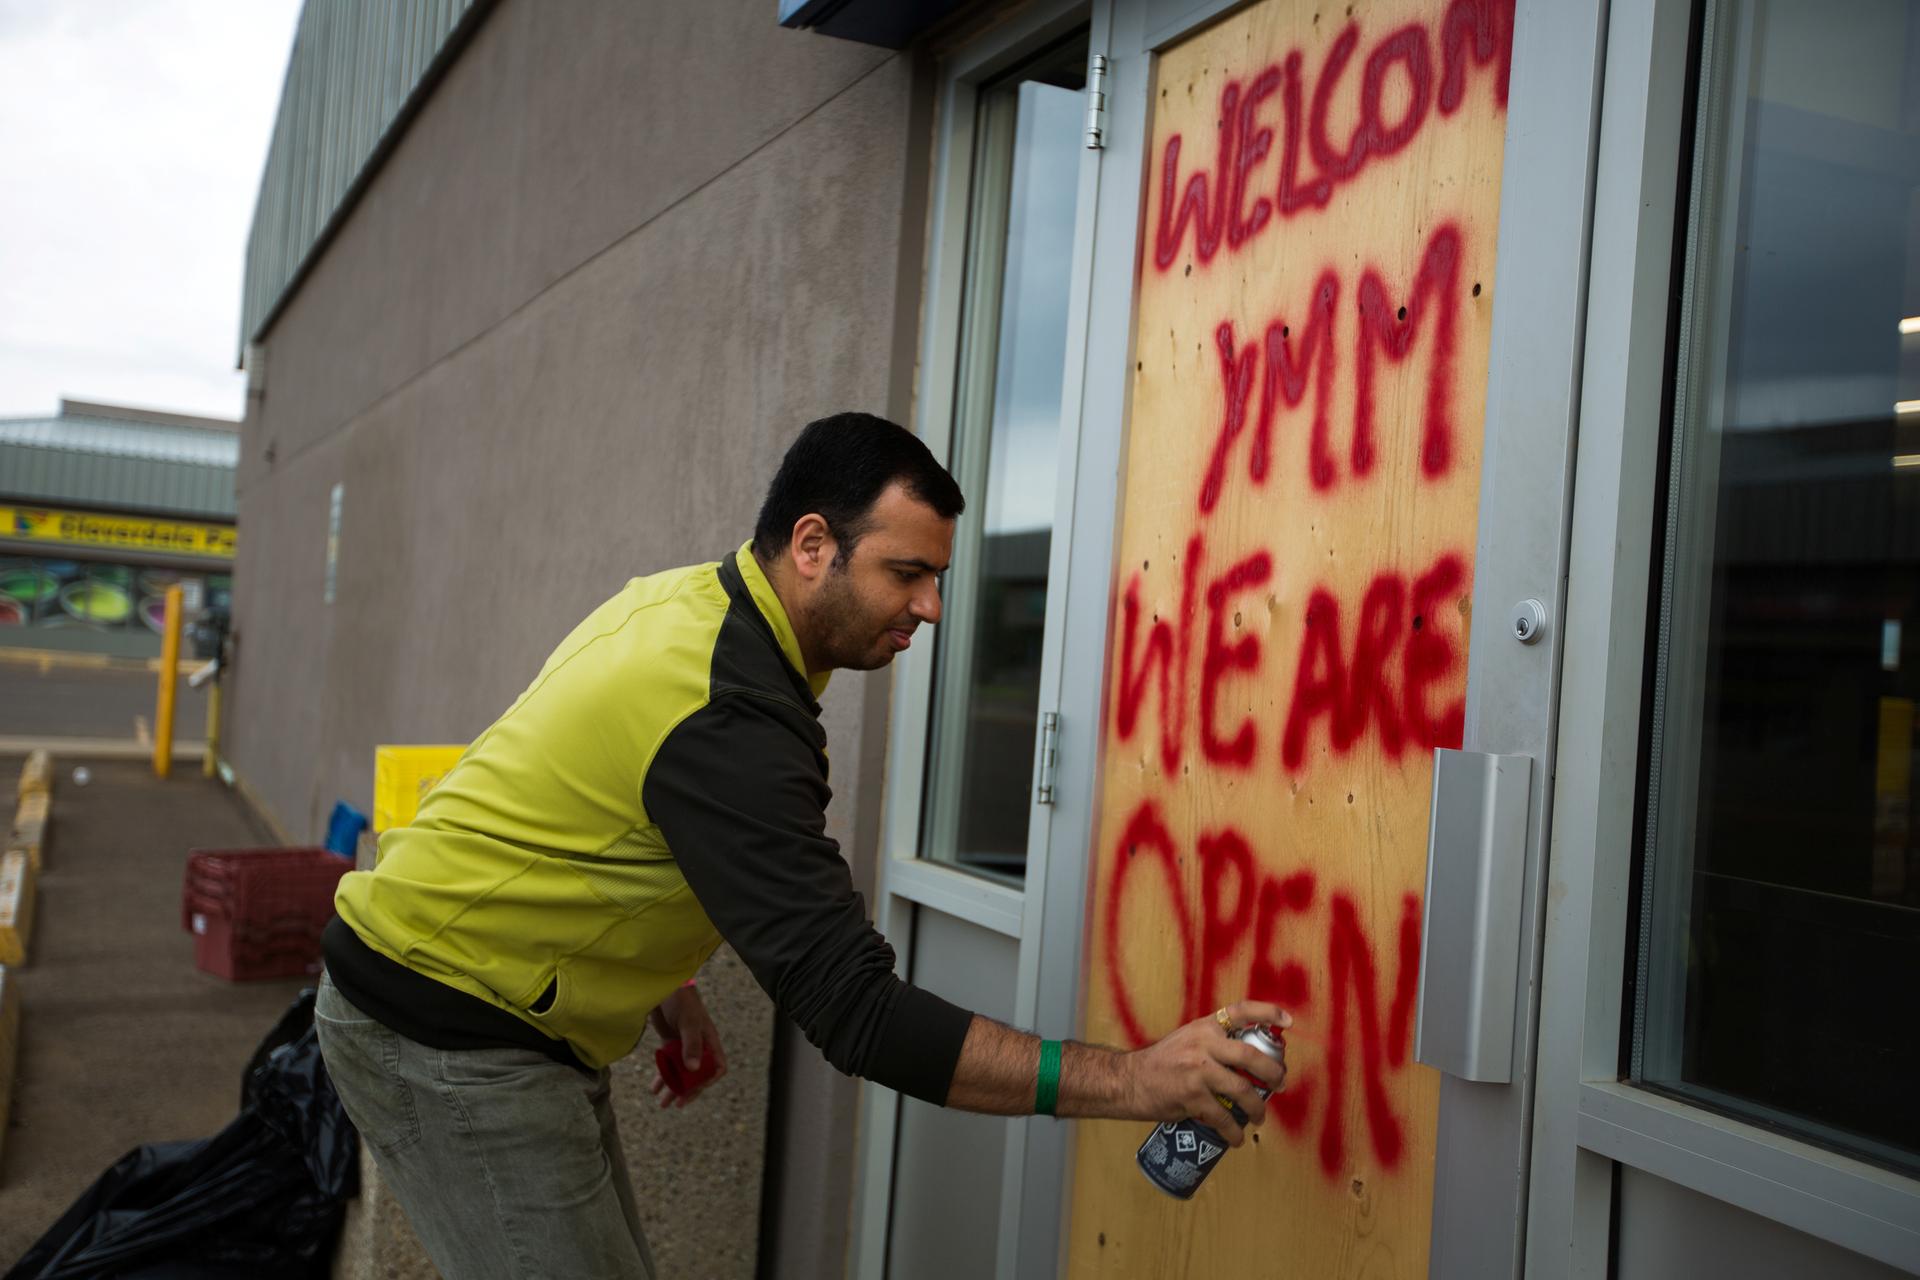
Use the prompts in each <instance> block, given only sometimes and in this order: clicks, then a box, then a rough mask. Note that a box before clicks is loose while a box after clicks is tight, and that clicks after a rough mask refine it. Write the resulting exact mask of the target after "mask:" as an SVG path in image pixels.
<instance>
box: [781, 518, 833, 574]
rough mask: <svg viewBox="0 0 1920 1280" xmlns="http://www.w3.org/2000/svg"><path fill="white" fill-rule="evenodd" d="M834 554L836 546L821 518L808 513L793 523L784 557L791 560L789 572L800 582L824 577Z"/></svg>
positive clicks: (825, 523)
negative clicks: (798, 577)
mask: <svg viewBox="0 0 1920 1280" xmlns="http://www.w3.org/2000/svg"><path fill="white" fill-rule="evenodd" d="M838 551H839V544H838V543H836V542H835V541H834V537H833V531H832V530H831V529H829V528H828V527H827V521H826V517H825V516H822V515H820V514H819V513H817V512H808V513H807V514H806V515H804V516H801V517H800V518H799V519H798V520H796V521H794V525H793V537H792V538H791V539H789V540H788V542H787V555H788V557H789V558H790V559H791V560H792V561H793V571H794V572H795V573H796V574H798V575H799V576H800V578H801V579H802V580H803V581H806V582H813V581H815V580H817V579H819V578H821V577H823V576H825V574H826V572H827V570H828V569H829V568H831V567H832V565H833V557H834V556H835V555H836V554H837V553H838Z"/></svg>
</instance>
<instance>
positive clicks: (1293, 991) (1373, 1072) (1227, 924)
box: [1102, 800, 1420, 1176]
mask: <svg viewBox="0 0 1920 1280" xmlns="http://www.w3.org/2000/svg"><path fill="white" fill-rule="evenodd" d="M1196 849H1197V852H1198V855H1199V879H1200V898H1201V900H1200V914H1199V917H1198V936H1197V937H1196V931H1195V921H1194V919H1193V918H1192V917H1191V915H1190V913H1189V908H1188V901H1187V896H1186V890H1185V888H1184V886H1183V881H1182V879H1181V876H1180V855H1179V851H1178V849H1177V848H1176V847H1175V844H1174V838H1173V836H1172V834H1171V833H1170V832H1169V831H1168V829H1167V825H1166V822H1165V821H1164V820H1163V819H1162V817H1161V815H1160V811H1159V807H1158V806H1157V805H1156V804H1155V803H1154V802H1153V801H1152V800H1145V801H1142V802H1141V804H1140V805H1139V807H1138V808H1137V809H1136V810H1135V811H1134V814H1133V816H1132V818H1131V819H1130V820H1129V822H1128V823H1127V827H1126V830H1125V832H1124V833H1123V834H1122V836H1121V840H1120V846H1119V848H1118V849H1117V850H1116V857H1115V860H1114V862H1113V866H1112V869H1111V871H1110V872H1109V873H1108V876H1107V881H1106V885H1105V894H1106V902H1105V907H1106V910H1105V914H1104V928H1103V931H1102V932H1103V934H1104V939H1103V940H1104V943H1105V947H1106V952H1107V955H1106V960H1107V963H1106V975H1107V985H1108V994H1109V995H1110V997H1111V998H1112V1001H1113V1007H1114V1010H1115V1013H1116V1015H1117V1016H1118V1018H1119V1020H1120V1026H1121V1029H1122V1031H1123V1033H1124V1034H1125V1035H1126V1037H1127V1039H1128V1042H1129V1043H1131V1044H1133V1045H1135V1046H1142V1045H1147V1044H1151V1043H1152V1042H1153V1039H1154V1037H1153V1035H1152V1034H1151V1033H1150V1032H1149V1031H1148V1029H1147V1028H1146V1026H1145V1025H1144V1024H1143V1023H1142V1021H1141V1019H1140V1015H1139V1012H1138V1010H1137V1009H1136V1008H1135V1006H1134V1002H1133V995H1132V991H1131V988H1130V986H1129V984H1128V981H1127V978H1126V976H1125V973H1124V972H1123V969H1122V966H1121V963H1120V956H1121V955H1122V954H1123V953H1125V952H1126V951H1127V949H1128V948H1127V936H1126V929H1125V922H1126V921H1128V920H1129V919H1135V920H1137V919H1138V914H1137V910H1138V909H1136V915H1135V916H1133V917H1129V916H1128V915H1126V914H1125V912H1124V911H1123V907H1124V905H1125V902H1126V899H1127V891H1128V887H1129V885H1130V884H1131V883H1132V879H1131V872H1132V869H1133V867H1134V866H1135V864H1137V863H1138V862H1139V861H1140V860H1141V858H1142V856H1145V857H1147V858H1148V859H1150V860H1151V861H1153V862H1154V863H1156V864H1157V865H1158V866H1159V867H1160V869H1161V871H1162V873H1163V875H1164V878H1165V881H1166V886H1167V892H1166V895H1165V896H1164V897H1163V898H1157V899H1154V900H1153V901H1154V902H1155V903H1157V904H1158V905H1159V906H1160V908H1161V914H1162V916H1163V917H1171V920H1172V923H1173V925H1174V928H1175V930H1176V931H1177V933H1178V936H1179V949H1180V957H1181V978H1180V987H1179V992H1180V1008H1179V1014H1178V1019H1177V1021H1179V1022H1186V1021H1188V1020H1190V1019H1192V1018H1197V1017H1202V1016H1204V1015H1205V1013H1206V1011H1208V1010H1210V1009H1212V1008H1213V1007H1214V1005H1215V1003H1216V1001H1217V1000H1218V999H1219V998H1220V997H1221V995H1222V993H1221V991H1220V988H1219V978H1220V975H1221V973H1222V972H1223V971H1224V970H1225V969H1226V968H1227V967H1228V966H1230V965H1232V964H1234V963H1235V962H1236V960H1239V959H1241V957H1242V951H1243V948H1244V947H1245V945H1246V943H1247V942H1248V934H1249V932H1251V934H1252V938H1251V942H1252V955H1251V957H1250V961H1251V977H1250V978H1249V980H1248V985H1247V993H1248V995H1249V996H1250V997H1251V998H1253V999H1256V1000H1273V1001H1276V1002H1278V1003H1280V1004H1282V1005H1284V1006H1286V1007H1287V1008H1288V1009H1289V1011H1291V1012H1292V1013H1293V1014H1294V1015H1295V1017H1296V1019H1297V1020H1299V1019H1303V1018H1304V1017H1305V1015H1307V1013H1308V1011H1309V1010H1311V1009H1313V1008H1314V1007H1315V1006H1314V1004H1313V999H1312V990H1311V980H1310V978H1309V975H1308V972H1307V969H1306V966H1305V965H1304V964H1303V963H1301V961H1299V960H1298V959H1294V958H1292V957H1287V958H1284V959H1283V958H1281V957H1280V956H1279V955H1278V954H1277V952H1278V950H1279V949H1280V947H1281V945H1282V944H1283V943H1284V942H1285V941H1286V939H1287V936H1288V935H1289V934H1290V933H1291V932H1293V931H1294V930H1295V929H1297V923H1298V922H1297V921H1295V918H1296V917H1303V916H1305V915H1306V913H1307V912H1308V911H1309V910H1310V909H1311V908H1312V906H1313V903H1314V898H1315V893H1316V889H1317V885H1316V883H1315V878H1314V875H1313V873H1312V872H1310V871H1295V872H1292V873H1290V874H1286V875H1278V874H1273V873H1269V872H1265V871H1263V870H1262V869H1261V867H1260V863H1259V859H1258V857H1257V855H1256V854H1255V852H1254V850H1253V848H1252V846H1251V845H1250V844H1249V843H1248V842H1247V839H1246V837H1245V836H1244V835H1242V834H1241V833H1240V832H1238V831H1235V830H1233V829H1232V828H1223V829H1220V830H1216V831H1208V832H1203V833H1202V834H1201V835H1200V836H1199V838H1198V840H1197V842H1196ZM1135 892H1136V893H1137V892H1140V890H1135ZM1289 921H1293V923H1288V922H1289ZM1326 928H1327V935H1326V948H1327V949H1326V957H1327V965H1326V969H1325V974H1326V979H1325V980H1326V982H1327V984H1328V987H1327V1001H1328V1005H1327V1015H1326V1026H1327V1031H1326V1041H1325V1043H1326V1046H1327V1049H1326V1054H1327V1056H1326V1059H1325V1063H1324V1065H1323V1067H1322V1069H1321V1070H1320V1071H1319V1072H1312V1071H1304V1070H1296V1071H1295V1072H1294V1074H1293V1076H1292V1077H1291V1078H1290V1079H1289V1080H1288V1083H1287V1088H1286V1089H1285V1090H1284V1091H1283V1092H1281V1093H1280V1094H1278V1095H1276V1096H1275V1097H1274V1098H1273V1099H1272V1100H1271V1102H1270V1106H1271V1107H1272V1108H1273V1111H1274V1114H1275V1116H1276V1117H1277V1118H1278V1119H1279V1120H1280V1123H1281V1126H1282V1127H1283V1128H1284V1129H1285V1130H1286V1131H1287V1132H1288V1133H1293V1134H1298V1133H1302V1132H1304V1131H1305V1129H1306V1128H1307V1124H1308V1121H1309V1118H1310V1112H1311V1111H1312V1110H1313V1106H1314V1100H1315V1099H1316V1098H1321V1099H1324V1101H1323V1102H1322V1104H1321V1106H1320V1108H1319V1112H1320V1132H1319V1151H1318V1154H1319V1159H1320V1166H1321V1168H1322V1169H1323V1170H1324V1171H1325V1172H1326V1173H1327V1174H1328V1175H1329V1176H1337V1175H1339V1174H1340V1173H1341V1172H1342V1170H1343V1169H1344V1168H1345V1164H1346V1157H1347V1134H1346V1096H1347V1093H1346V1091H1347V1088H1348V1086H1349V1082H1350V1080H1351V1077H1353V1076H1354V1075H1355V1074H1357V1075H1358V1076H1359V1088H1360V1096H1361V1099H1362V1112H1363V1114H1364V1115H1365V1117H1366V1125H1367V1132H1368V1138H1369V1145H1370V1148H1371V1150H1372V1152H1373V1155H1374V1158H1375V1159H1377V1160H1378V1161H1379V1162H1380V1163H1381V1164H1382V1165H1383V1166H1385V1167H1387V1168H1393V1167H1395V1166H1397V1165H1398V1164H1399V1163H1400V1160H1401V1158H1402V1155H1403V1153H1404V1149H1405V1134H1404V1130H1403V1128H1402V1124H1401V1120H1400V1117H1399V1116H1398V1115H1397V1114H1396V1113H1395V1112H1394V1109H1393V1103H1392V1099H1391V1098H1390V1097H1389V1095H1388V1092H1387V1079H1388V1077H1389V1076H1390V1075H1391V1074H1393V1073H1397V1072H1399V1071H1401V1070H1403V1069H1404V1068H1405V1067H1406V1065H1407V1049H1408V1046H1409V1039H1410V1037H1411V1035H1412V1029H1413V1016H1414V999H1415V994H1416V992H1417V991H1418V987H1419V976H1420V971H1419V966H1420V902H1419V899H1418V898H1417V897H1415V896H1414V895H1412V894H1408V895H1406V896H1405V897H1404V898H1403V900H1402V904H1401V912H1400V922H1399V929H1398V938H1397V943H1398V948H1397V952H1398V954H1397V956H1396V967H1395V971H1394V973H1393V976H1392V992H1391V995H1390V996H1386V995H1383V991H1382V985H1383V979H1384V977H1385V974H1384V972H1383V970H1382V968H1381V966H1380V965H1379V963H1378V962H1377V960H1376V958H1375V949H1374V946H1373V944H1372V942H1371V941H1370V940H1369V938H1368V936H1367V932H1366V928H1365V925H1364V923H1363V922H1362V919H1361V916H1360V912H1359V909H1358V907H1357V906H1356V904H1355V902H1354V900H1353V898H1352V897H1351V896H1350V895H1348V894H1345V893H1335V894H1334V895H1333V896H1332V898H1331V900H1330V902H1329V910H1328V916H1327V925H1326ZM1316 1084H1319V1085H1321V1086H1322V1087H1320V1088H1316Z"/></svg>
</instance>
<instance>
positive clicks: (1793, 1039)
mask: <svg viewBox="0 0 1920 1280" xmlns="http://www.w3.org/2000/svg"><path fill="white" fill-rule="evenodd" d="M1706 24H1707V25H1706V28H1705V34H1704V39H1703V47H1702V49H1703V51H1702V68H1701V80H1700V94H1699V98H1698V102H1697V127H1696V130H1695V143H1694V155H1693V175H1692V183H1691V195H1690V209H1689V219H1688V224H1687V228H1688V229H1687V238H1686V243H1687V249H1686V254H1687V256H1686V267H1685V271H1686V275H1685V288H1684V296H1683V301H1682V304H1681V313H1680V324H1679V332H1678V338H1677V343H1678V346H1677V359H1676V363H1675V375H1674V389H1673V403H1674V410H1673V417H1672V422H1671V430H1672V450H1671V453H1670V455H1669V457H1668V464H1667V472H1668V474H1667V477H1666V488H1665V498H1666V531H1665V538H1664V543H1663V553H1662V554H1663V557H1664V558H1663V562H1662V563H1661V564H1660V565H1659V566H1657V570H1658V574H1659V581H1660V592H1659V595H1658V597H1657V599H1656V601H1655V604H1656V606H1657V609H1658V619H1659V621H1658V629H1657V632H1656V644H1655V647H1654V649H1653V652H1652V655H1651V664H1650V668H1649V673H1650V676H1651V679H1652V684H1651V688H1650V692H1651V697H1652V708H1651V709H1652V715H1651V717H1650V719H1649V726H1650V736H1649V741H1648V748H1647V762H1648V772H1647V789H1646V799H1647V809H1646V818H1647V828H1646V839H1647V842H1646V857H1645V862H1644V882H1643V885H1642V900H1641V917H1640V919H1641V936H1640V938H1639V954H1638V965H1637V983H1636V992H1635V1003H1634V1005H1633V1006H1632V1008H1633V1010H1634V1028H1633V1029H1634V1035H1633V1037H1632V1064H1631V1074H1632V1076H1633V1078H1634V1079H1635V1080H1636V1081H1638V1082H1640V1083H1642V1084H1645V1085H1650V1086H1654V1087H1658V1088H1662V1089H1665V1090H1668V1091H1671V1092H1675V1093H1678V1094H1681V1095H1684V1096H1686V1097H1687V1098H1688V1099H1689V1100H1692V1101H1696V1102H1699V1103H1702V1104H1704V1105H1707V1106H1711V1107H1716V1108H1718V1109H1721V1110H1724V1111H1727V1112H1730V1113H1733V1114H1735V1115H1739V1116H1741V1117H1743V1118H1747V1119H1750V1120H1754V1121H1757V1122H1760V1123H1763V1124H1769V1125H1773V1126H1777V1127H1783V1128H1786V1129H1788V1130H1790V1131H1792V1132H1794V1133H1796V1134H1797V1135H1799V1136H1801V1137H1804V1138H1807V1139H1810V1140H1812V1141H1815V1142H1820V1143H1823V1144H1826V1145H1829V1146H1832V1147H1835V1148H1838V1149H1841V1150H1845V1151H1848V1152H1851V1153H1854V1154H1857V1155H1861V1156H1864V1157H1866V1158H1869V1159H1873V1160H1876V1161H1879V1162H1881V1163H1884V1164H1890V1165H1893V1166H1895V1167H1901V1168H1908V1169H1913V1168H1920V1107H1916V1106H1914V1105H1913V1102H1912V1090H1913V1082H1914V1080H1916V1079H1920V1017H1916V1016H1915V1014H1916V1012H1917V1011H1920V851H1917V849H1916V843H1915V836H1914V829H1913V822H1912V818H1911V797H1912V794H1913V789H1914V781H1915V780H1914V772H1915V737H1914V729H1915V705H1916V701H1920V646H1916V644H1915V640H1916V635H1915V632H1916V629H1920V0H1880V2H1877V3H1866V4H1860V5H1850V6H1846V7H1845V9H1844V11H1842V10H1837V9H1835V8H1833V7H1831V6H1828V5H1824V4H1821V3H1818V0H1757V2H1753V3H1719V2H1716V3H1710V4H1709V6H1708V9H1707V16H1706Z"/></svg>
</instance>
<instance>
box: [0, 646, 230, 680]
mask: <svg viewBox="0 0 1920 1280" xmlns="http://www.w3.org/2000/svg"><path fill="white" fill-rule="evenodd" d="M0 664H4V665H6V666H14V667H38V668H39V669H40V671H41V673H42V674H45V673H46V672H48V671H52V670H54V669H56V668H58V669H60V670H63V671H70V670H76V669H84V670H88V671H151V672H153V673H154V674H155V675H158V674H159V673H160V659H158V658H116V657H114V656H113V655H112V654H108V653H78V652H71V651H69V650H66V649H15V648H11V647H9V648H0ZM205 665H206V663H205V662H202V661H197V660H195V659H192V658H182V659H180V660H179V661H178V662H176V663H175V664H174V669H175V670H176V671H178V672H179V674H181V675H183V676H190V675H192V674H193V673H194V672H196V671H198V670H199V669H200V668H201V667H204V666H205Z"/></svg>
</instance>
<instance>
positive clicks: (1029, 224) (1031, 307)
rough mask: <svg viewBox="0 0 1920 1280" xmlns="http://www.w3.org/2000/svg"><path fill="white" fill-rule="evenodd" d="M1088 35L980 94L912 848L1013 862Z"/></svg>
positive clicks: (1021, 834) (1042, 592)
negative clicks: (937, 611)
mask: <svg viewBox="0 0 1920 1280" xmlns="http://www.w3.org/2000/svg"><path fill="white" fill-rule="evenodd" d="M1086 60H1087V42H1086V37H1085V35H1084V34H1082V35H1080V36H1078V37H1077V38H1075V39H1073V40H1070V41H1068V42H1067V43H1066V44H1064V45H1061V46H1058V47H1056V48H1055V49H1053V50H1051V51H1049V52H1048V53H1047V54H1045V55H1043V56H1042V57H1040V58H1038V59H1036V60H1035V61H1034V62H1033V63H1031V64H1029V65H1027V66H1026V67H1024V68H1022V69H1021V70H1020V71H1018V72H1016V73H1014V74H1013V75H1011V76H1009V77H1008V78H1006V79H1005V80H1002V81H1000V82H998V83H996V84H993V85H990V86H988V87H986V88H984V89H982V90H981V92H980V94H979V98H978V105H977V116H976V122H975V146H974V160H973V164H974V168H973V201H972V209H971V212H970V217H969V223H968V240H967V286H966V296H965V301H964V303H963V308H964V310H963V315H962V318H961V333H962V338H961V350H960V353H959V370H958V374H959V376H958V378H957V394H956V397H955V406H954V413H955V419H954V433H953V438H954V450H953V458H952V460H951V461H952V465H953V470H954V474H955V475H956V477H958V479H959V480H960V483H961V486H962V487H963V488H964V489H965V491H966V494H967V512H966V514H965V515H964V516H963V517H962V518H961V521H960V525H959V528H958V530H957V531H956V536H955V539H954V543H955V545H954V568H953V570H952V572H950V573H949V574H948V577H947V581H946V584H945V585H946V592H945V596H946V600H945V607H946V614H945V617H944V619H943V621H942V623H941V625H940V627H938V628H937V629H936V634H935V641H936V646H937V647H936V658H935V662H936V668H935V672H936V673H935V690H936V692H935V702H934V714H933V717H932V721H931V734H932V743H931V751H930V753H929V766H930V767H929V772H928V787H929V791H928V798H929V804H928V807H927V811H926V814H927V830H926V841H925V849H926V852H927V853H928V854H930V855H931V856H932V857H935V858H938V859H941V860H943V861H949V862H953V863H955V864H958V865H960V866H962V867H965V868H967V869H969V870H973V871H977V872H980V873H982V874H986V875H990V876H995V877H998V878H1005V879H1013V880H1018V879H1020V878H1022V877H1023V876H1024V874H1025V870H1026V858H1027V818H1028V814H1029V812H1030V809H1031V800H1032V776H1033V754H1034V745H1035V730H1036V727H1037V714H1038V698H1039V687H1040V658H1041V648H1042V646H1041V640H1042V636H1043V633H1044V630H1045V625H1046V611H1047V562H1048V554H1049V551H1050V548H1051V545H1052V539H1053V514H1054V511H1053V509H1054V488H1055V482H1056V479H1057V477H1058V474H1059V472H1058V463H1057V457H1056V454H1057V451H1058V448H1059V441H1060V428H1061V422H1060V402H1061V388H1062V382H1063V378H1064V373H1065V367H1066V343H1067V300H1068V291H1069V287H1070V277H1071V273H1072V268H1073V252H1072V249H1073V229H1074V207H1075V199H1076V195H1077V192H1078V186H1079V181H1078V175H1079V165H1080V147H1081V145H1082V139H1081V126H1082V123H1083V117H1084V114H1085V104H1084V103H1083V102H1082V100H1081V96H1080V93H1079V90H1080V88H1081V86H1082V84H1083V83H1084V79H1085V68H1086Z"/></svg>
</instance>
